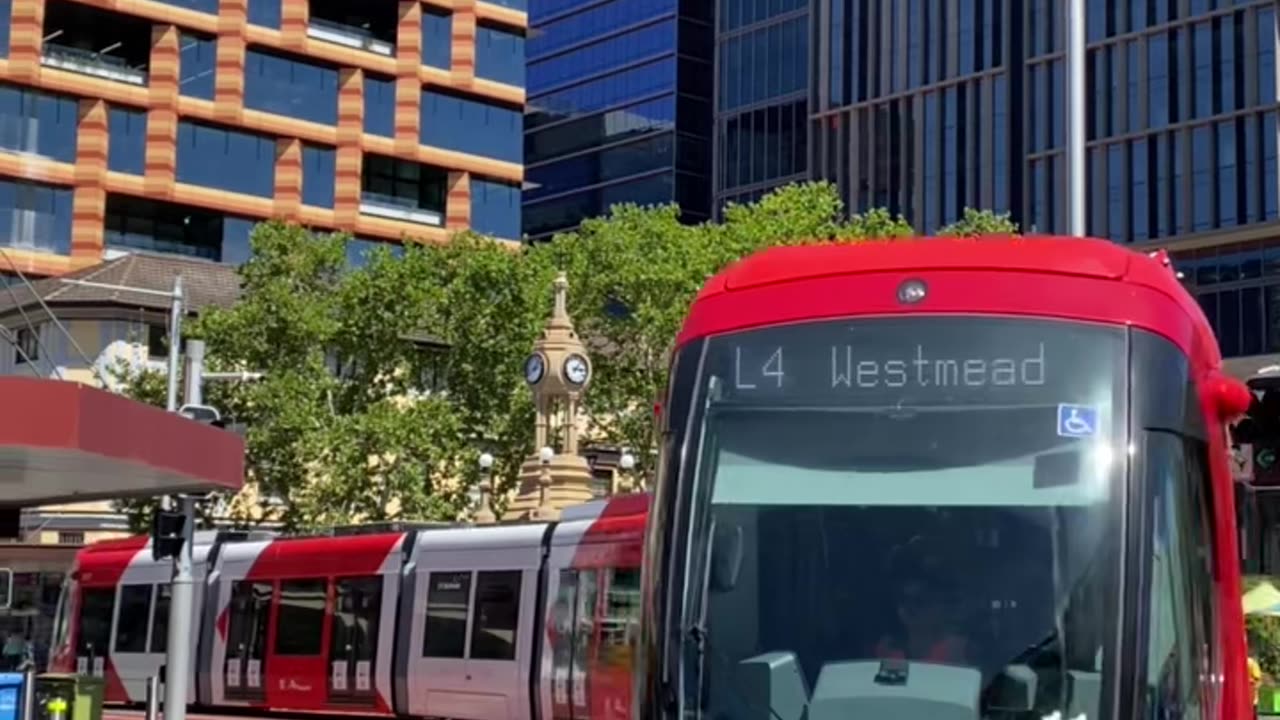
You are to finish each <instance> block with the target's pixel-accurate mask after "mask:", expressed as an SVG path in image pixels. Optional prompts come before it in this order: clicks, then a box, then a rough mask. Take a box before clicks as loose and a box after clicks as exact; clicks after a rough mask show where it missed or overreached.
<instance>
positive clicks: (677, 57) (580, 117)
mask: <svg viewBox="0 0 1280 720" xmlns="http://www.w3.org/2000/svg"><path fill="white" fill-rule="evenodd" d="M712 10H713V8H712V6H711V5H710V4H709V3H707V2H693V1H690V0H607V1H606V2H598V1H597V2H591V1H585V2H584V1H583V0H545V1H543V2H535V3H533V4H532V5H531V7H530V9H529V25H530V28H531V29H530V35H529V40H528V43H527V46H526V52H527V60H526V62H527V78H526V82H527V87H528V101H527V107H526V110H525V117H524V157H525V168H526V170H525V190H524V195H523V204H524V221H523V228H524V233H525V235H526V236H527V237H528V238H529V239H530V240H534V241H536V240H542V239H546V238H549V237H550V236H551V235H553V234H554V233H556V232H559V231H566V230H572V229H573V228H575V227H577V225H578V224H579V223H580V222H582V220H584V219H586V218H589V217H594V216H598V215H603V214H605V213H607V212H608V209H609V207H610V206H611V205H613V204H616V203H623V202H636V203H640V204H659V203H669V202H679V203H680V207H681V210H682V212H683V215H684V217H685V219H687V220H689V221H698V220H703V219H706V218H707V217H708V216H709V214H710V209H711V206H710V200H711V185H710V175H711V151H710V147H709V145H710V136H711V115H712V108H711V104H710V99H711V95H712V84H713V83H712V54H713V51H712V43H713V40H714V33H715V28H714V26H713V25H712V18H711V13H712Z"/></svg>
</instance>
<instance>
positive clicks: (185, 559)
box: [164, 340, 204, 720]
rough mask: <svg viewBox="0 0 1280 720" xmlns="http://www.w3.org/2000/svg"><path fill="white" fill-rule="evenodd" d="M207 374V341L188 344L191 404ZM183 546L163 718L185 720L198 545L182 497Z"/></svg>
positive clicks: (188, 501)
mask: <svg viewBox="0 0 1280 720" xmlns="http://www.w3.org/2000/svg"><path fill="white" fill-rule="evenodd" d="M175 344H176V343H175ZM203 374H204V343H203V342H202V341H199V340H192V341H191V342H189V343H187V372H186V392H185V393H184V395H185V398H184V401H185V403H186V404H188V405H199V404H200V401H201V396H202V394H203V393H202V390H203V388H202V385H201V383H202V382H203V380H204V378H203ZM181 502H182V517H183V523H182V549H181V550H179V551H178V554H177V555H176V556H175V557H174V558H173V582H172V583H171V584H170V590H169V644H168V647H167V649H166V660H165V678H164V679H165V683H164V719H165V720H186V717H187V685H188V680H189V679H190V673H191V645H192V638H193V637H194V636H195V635H194V633H193V632H192V622H191V620H192V618H191V615H192V612H193V608H192V605H193V604H194V600H195V594H194V593H195V578H194V577H193V575H192V571H191V570H192V568H191V566H192V557H191V555H192V545H194V544H195V524H196V518H195V498H193V497H191V496H190V495H183V496H181Z"/></svg>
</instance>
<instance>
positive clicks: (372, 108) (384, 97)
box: [364, 74, 396, 137]
mask: <svg viewBox="0 0 1280 720" xmlns="http://www.w3.org/2000/svg"><path fill="white" fill-rule="evenodd" d="M395 122H396V83H395V81H394V80H384V79H382V78H379V77H375V76H373V75H368V74H366V75H365V76H364V131H365V132H367V133H369V134H371V135H382V136H383V137H394V136H395Z"/></svg>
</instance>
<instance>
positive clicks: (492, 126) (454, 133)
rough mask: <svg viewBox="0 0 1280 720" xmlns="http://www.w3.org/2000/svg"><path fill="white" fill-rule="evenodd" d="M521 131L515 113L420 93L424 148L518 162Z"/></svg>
mask: <svg viewBox="0 0 1280 720" xmlns="http://www.w3.org/2000/svg"><path fill="white" fill-rule="evenodd" d="M523 130H524V124H523V119H522V117H521V115H520V113H519V112H516V111H515V110H510V109H508V108H504V107H499V106H497V105H491V104H489V103H484V102H480V101H478V100H471V99H467V98H461V97H457V96H453V95H445V94H443V93H438V92H435V91H431V90H427V91H424V92H423V93H422V128H421V141H422V144H423V145H432V146H434V147H438V148H444V149H446V150H457V151H458V152H464V153H470V154H472V155H481V156H484V157H490V158H494V159H497V160H505V161H507V162H513V163H518V162H520V161H521V159H522V157H521V147H522V145H521V137H522V132H523Z"/></svg>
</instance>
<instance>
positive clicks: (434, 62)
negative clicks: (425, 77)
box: [422, 7, 453, 70]
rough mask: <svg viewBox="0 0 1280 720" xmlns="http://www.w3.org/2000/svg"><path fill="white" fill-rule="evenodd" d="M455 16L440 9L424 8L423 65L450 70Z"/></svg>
mask: <svg viewBox="0 0 1280 720" xmlns="http://www.w3.org/2000/svg"><path fill="white" fill-rule="evenodd" d="M452 37H453V15H452V14H451V13H448V12H446V11H444V10H440V9H438V8H430V7H424V8H422V64H423V65H430V66H431V67H438V68H442V69H444V70H448V69H449V66H450V62H449V54H450V51H451V50H452V48H453V39H452Z"/></svg>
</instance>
